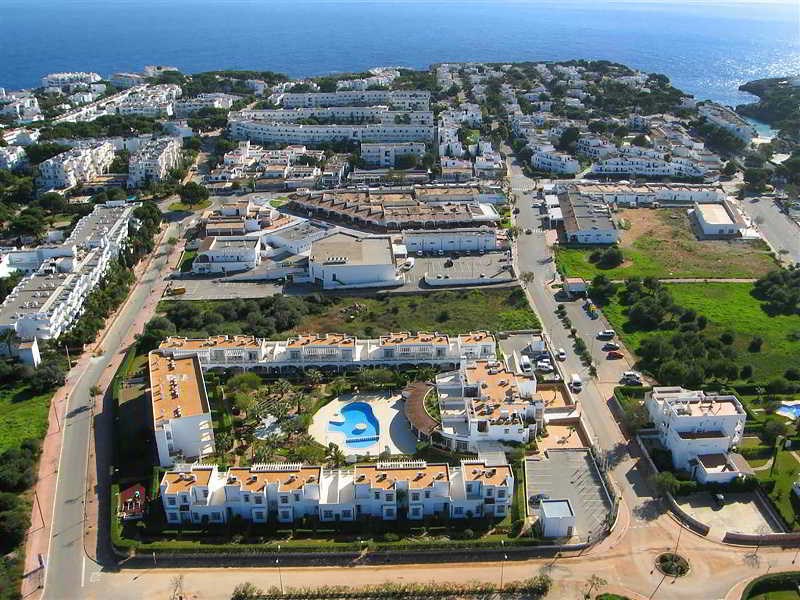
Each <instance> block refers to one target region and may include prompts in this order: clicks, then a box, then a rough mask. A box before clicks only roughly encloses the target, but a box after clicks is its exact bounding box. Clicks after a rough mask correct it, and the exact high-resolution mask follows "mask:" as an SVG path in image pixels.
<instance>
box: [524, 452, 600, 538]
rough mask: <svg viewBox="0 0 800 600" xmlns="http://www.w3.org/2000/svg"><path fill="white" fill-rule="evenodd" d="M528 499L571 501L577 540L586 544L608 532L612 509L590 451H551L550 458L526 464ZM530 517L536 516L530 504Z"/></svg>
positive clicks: (530, 461)
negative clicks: (589, 539) (538, 495)
mask: <svg viewBox="0 0 800 600" xmlns="http://www.w3.org/2000/svg"><path fill="white" fill-rule="evenodd" d="M525 485H526V488H525V495H526V498H527V499H528V500H529V499H530V498H531V497H532V496H534V495H536V494H546V495H547V496H548V497H549V499H551V500H562V499H567V500H569V501H570V504H571V505H572V510H573V511H574V513H575V530H574V536H575V538H578V539H577V540H576V541H578V540H580V541H583V540H585V539H586V536H588V535H589V534H592V535H593V536H597V535H598V534H599V533H600V532H602V531H604V530H605V527H606V519H607V517H608V514H609V511H610V510H611V505H610V502H609V498H608V496H607V494H606V491H605V487H604V485H603V482H602V479H601V477H600V473H599V472H598V471H597V467H596V466H595V464H594V460H593V459H592V457H591V454H590V453H589V451H588V450H550V451H548V452H547V453H546V456H542V457H535V458H527V459H526V460H525ZM527 511H528V515H529V516H536V511H535V510H534V507H532V506H531V503H530V501H528V502H527Z"/></svg>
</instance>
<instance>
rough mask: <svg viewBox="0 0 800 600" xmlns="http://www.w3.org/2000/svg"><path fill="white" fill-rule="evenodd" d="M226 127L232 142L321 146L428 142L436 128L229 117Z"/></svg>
mask: <svg viewBox="0 0 800 600" xmlns="http://www.w3.org/2000/svg"><path fill="white" fill-rule="evenodd" d="M228 128H229V131H230V133H231V136H233V137H234V138H235V139H240V140H251V141H254V142H263V143H281V144H321V143H325V142H336V141H342V140H351V141H361V142H409V141H412V142H429V143H430V142H432V141H433V137H434V131H435V129H436V128H435V127H434V126H433V125H397V124H382V123H379V124H367V125H300V124H294V123H271V122H264V121H254V120H250V119H233V118H232V119H230V121H229V123H228Z"/></svg>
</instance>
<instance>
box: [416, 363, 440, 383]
mask: <svg viewBox="0 0 800 600" xmlns="http://www.w3.org/2000/svg"><path fill="white" fill-rule="evenodd" d="M417 379H418V380H419V381H433V380H434V379H436V369H434V368H433V367H428V366H425V367H420V368H419V370H417Z"/></svg>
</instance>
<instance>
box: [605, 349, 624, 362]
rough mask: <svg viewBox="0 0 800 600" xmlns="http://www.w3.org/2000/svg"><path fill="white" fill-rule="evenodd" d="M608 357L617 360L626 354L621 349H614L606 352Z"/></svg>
mask: <svg viewBox="0 0 800 600" xmlns="http://www.w3.org/2000/svg"><path fill="white" fill-rule="evenodd" d="M606 358H607V359H609V360H617V359H620V358H625V355H624V354H623V353H622V352H620V351H619V350H612V351H611V352H609V353H608V354H606Z"/></svg>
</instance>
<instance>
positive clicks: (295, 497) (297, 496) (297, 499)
mask: <svg viewBox="0 0 800 600" xmlns="http://www.w3.org/2000/svg"><path fill="white" fill-rule="evenodd" d="M294 501H295V502H300V494H298V493H295V495H294Z"/></svg>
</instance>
